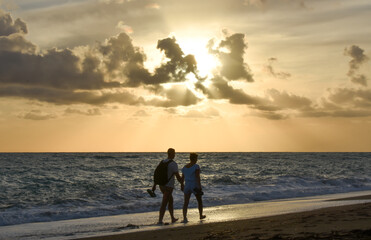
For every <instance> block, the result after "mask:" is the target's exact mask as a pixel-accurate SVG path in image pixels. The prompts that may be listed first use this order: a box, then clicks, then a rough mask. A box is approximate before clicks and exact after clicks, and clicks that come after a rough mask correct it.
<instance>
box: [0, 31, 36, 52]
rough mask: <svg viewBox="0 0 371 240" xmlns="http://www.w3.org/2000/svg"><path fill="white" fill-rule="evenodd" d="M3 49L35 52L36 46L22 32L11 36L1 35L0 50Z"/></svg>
mask: <svg viewBox="0 0 371 240" xmlns="http://www.w3.org/2000/svg"><path fill="white" fill-rule="evenodd" d="M2 51H10V52H20V53H28V54H33V53H35V52H36V46H35V45H34V44H32V43H31V42H29V41H27V40H26V39H25V38H24V37H23V35H22V34H18V33H14V34H11V35H10V36H0V52H2Z"/></svg>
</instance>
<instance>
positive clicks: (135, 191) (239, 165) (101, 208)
mask: <svg viewBox="0 0 371 240" xmlns="http://www.w3.org/2000/svg"><path fill="white" fill-rule="evenodd" d="M164 158H166V154H165V153H0V226H9V225H17V224H23V223H34V222H49V221H57V220H69V219H80V218H89V217H99V216H113V215H120V214H129V213H142V212H152V211H157V210H158V208H159V205H160V202H161V194H158V196H157V197H156V198H151V197H149V195H148V194H147V192H146V189H148V188H150V187H151V185H152V175H153V171H154V169H155V167H156V166H157V164H158V163H159V161H161V160H162V159H164ZM188 159H189V153H177V155H176V157H175V161H176V162H177V163H178V165H179V168H181V167H182V166H184V165H185V164H186V163H188V161H189V160H188ZM198 164H199V165H200V166H201V182H202V185H203V190H204V193H205V194H204V196H203V200H204V206H205V207H210V206H219V205H225V204H240V203H252V202H260V201H264V200H274V199H285V198H296V197H307V196H316V195H323V194H334V193H347V192H354V191H365V190H371V153H200V154H199V161H198ZM176 188H177V189H176V191H175V192H174V199H175V202H174V204H175V208H178V209H180V208H181V207H182V201H183V195H182V192H181V191H180V186H179V185H176ZM157 193H159V190H157ZM190 207H196V201H191V203H190Z"/></svg>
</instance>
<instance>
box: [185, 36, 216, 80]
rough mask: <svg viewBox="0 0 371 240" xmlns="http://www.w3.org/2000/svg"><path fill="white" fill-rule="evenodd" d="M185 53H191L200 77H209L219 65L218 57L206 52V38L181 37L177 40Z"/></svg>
mask: <svg viewBox="0 0 371 240" xmlns="http://www.w3.org/2000/svg"><path fill="white" fill-rule="evenodd" d="M178 42H179V45H180V47H181V48H182V50H183V52H184V54H185V55H188V54H192V55H193V56H194V57H195V59H196V62H197V69H198V71H199V75H200V76H201V77H210V76H211V75H213V71H214V70H215V69H216V68H217V67H218V66H219V65H220V63H219V61H218V59H217V58H216V57H215V56H214V55H212V54H210V53H209V52H208V49H207V47H206V45H207V42H208V40H207V39H197V38H183V39H179V40H178Z"/></svg>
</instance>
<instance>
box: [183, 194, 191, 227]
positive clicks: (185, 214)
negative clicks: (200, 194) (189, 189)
mask: <svg viewBox="0 0 371 240" xmlns="http://www.w3.org/2000/svg"><path fill="white" fill-rule="evenodd" d="M190 198H191V193H188V194H184V204H183V221H184V222H186V221H187V210H188V204H189V199H190Z"/></svg>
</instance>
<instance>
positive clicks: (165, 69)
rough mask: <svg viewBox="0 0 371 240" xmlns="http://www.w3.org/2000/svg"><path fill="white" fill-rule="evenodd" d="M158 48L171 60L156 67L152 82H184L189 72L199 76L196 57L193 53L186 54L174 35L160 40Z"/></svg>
mask: <svg viewBox="0 0 371 240" xmlns="http://www.w3.org/2000/svg"><path fill="white" fill-rule="evenodd" d="M157 48H158V49H160V50H161V51H163V52H164V53H165V56H166V58H167V59H169V60H168V61H167V62H166V63H163V64H162V65H161V66H160V67H158V68H156V69H155V74H154V76H153V78H152V79H153V82H152V83H154V84H159V83H166V82H182V81H184V80H186V79H185V77H186V75H187V74H189V73H194V74H195V75H196V76H197V72H196V71H197V62H196V59H195V57H194V56H193V55H187V56H184V53H183V51H182V49H181V48H180V46H179V44H178V43H177V42H176V39H175V38H174V37H173V38H165V39H162V40H159V41H158V43H157Z"/></svg>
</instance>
